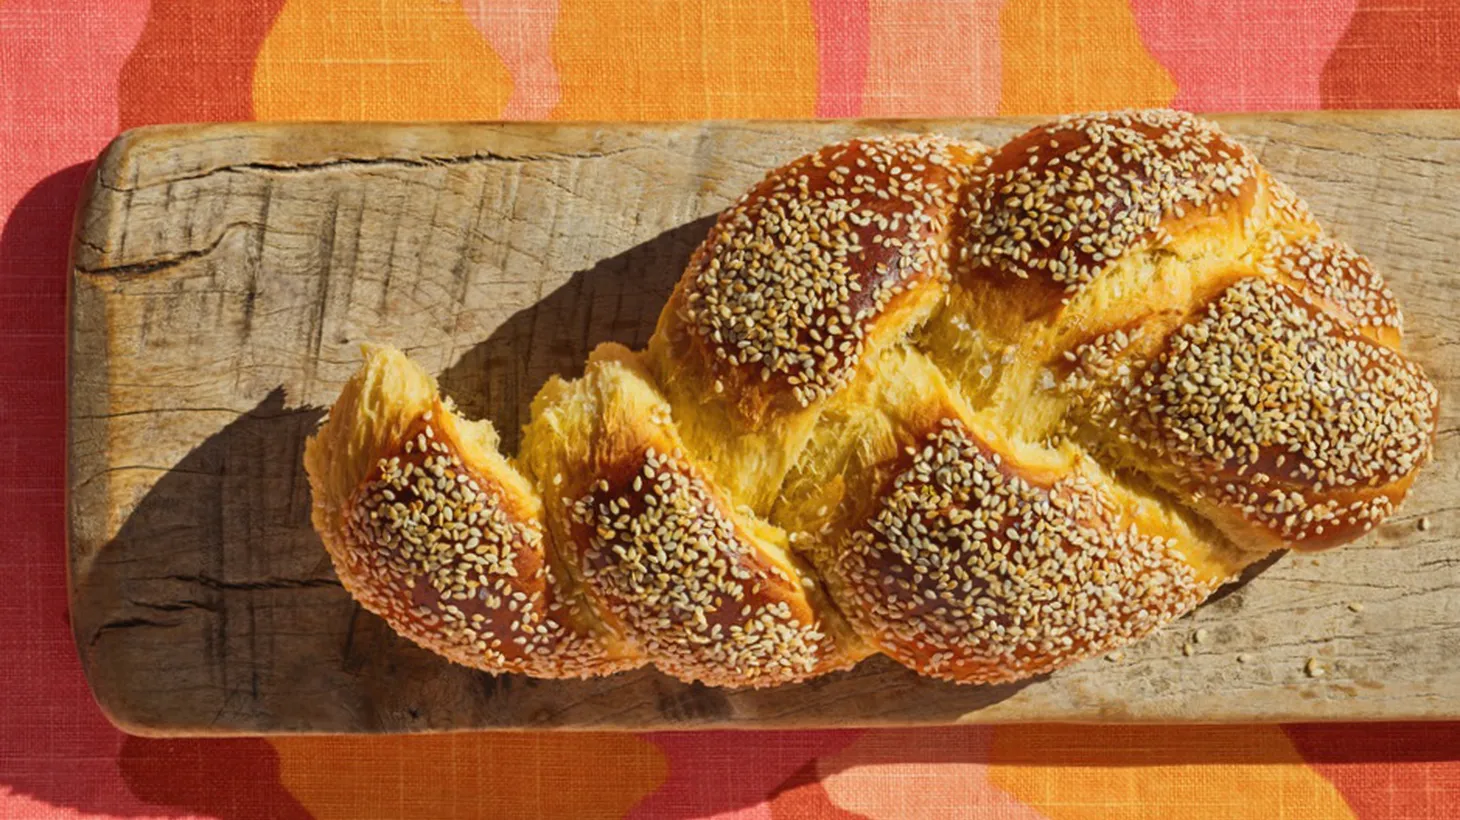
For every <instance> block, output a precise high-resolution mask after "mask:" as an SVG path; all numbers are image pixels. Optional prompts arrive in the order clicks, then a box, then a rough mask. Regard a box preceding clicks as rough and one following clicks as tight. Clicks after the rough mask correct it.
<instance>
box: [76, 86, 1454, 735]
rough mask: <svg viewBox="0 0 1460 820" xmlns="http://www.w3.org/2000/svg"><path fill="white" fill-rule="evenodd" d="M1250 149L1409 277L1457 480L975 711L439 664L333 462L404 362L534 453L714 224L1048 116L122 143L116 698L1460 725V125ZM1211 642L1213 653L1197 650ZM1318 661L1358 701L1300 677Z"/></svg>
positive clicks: (709, 719) (97, 429) (707, 719)
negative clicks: (553, 406)
mask: <svg viewBox="0 0 1460 820" xmlns="http://www.w3.org/2000/svg"><path fill="white" fill-rule="evenodd" d="M1224 123H1225V125H1226V126H1227V127H1228V128H1229V129H1230V130H1231V131H1232V132H1234V133H1235V134H1237V135H1238V136H1239V137H1240V138H1241V139H1243V140H1244V141H1245V142H1246V143H1247V144H1248V145H1250V146H1252V147H1253V148H1254V149H1256V150H1257V152H1258V153H1259V154H1260V155H1261V157H1262V159H1263V161H1264V162H1265V163H1266V164H1267V166H1268V167H1269V168H1271V169H1272V170H1274V171H1275V172H1276V173H1277V174H1278V175H1279V176H1281V177H1282V178H1284V179H1286V180H1288V181H1289V182H1290V183H1292V184H1293V185H1294V187H1296V188H1297V189H1298V191H1299V192H1300V193H1302V194H1304V195H1305V196H1306V197H1307V198H1308V199H1309V201H1310V203H1311V204H1312V205H1313V207H1314V210H1315V211H1316V212H1317V213H1318V214H1319V216H1320V217H1321V218H1322V219H1324V220H1325V221H1326V222H1327V224H1329V225H1330V226H1331V227H1332V228H1334V229H1335V231H1336V232H1337V233H1339V234H1340V235H1341V236H1343V237H1344V238H1346V239H1348V240H1349V241H1351V242H1352V243H1353V244H1355V245H1356V246H1357V247H1359V248H1360V249H1361V250H1363V251H1364V252H1365V253H1367V254H1369V255H1370V256H1371V257H1372V258H1373V259H1374V261H1375V262H1376V263H1377V264H1378V265H1379V266H1380V268H1381V269H1382V270H1383V271H1385V273H1386V274H1387V275H1388V276H1389V278H1390V281H1391V282H1392V283H1393V286H1394V289H1395V290H1396V292H1397V293H1398V295H1399V297H1400V299H1401V301H1402V303H1403V305H1404V307H1405V310H1406V313H1407V327H1408V342H1407V344H1408V347H1409V348H1410V349H1411V350H1412V351H1413V354H1414V355H1415V356H1416V357H1417V358H1418V359H1419V360H1420V361H1421V362H1423V363H1424V364H1425V366H1426V367H1427V368H1428V369H1429V371H1430V373H1431V374H1432V375H1433V376H1434V377H1435V379H1436V380H1437V381H1438V382H1439V383H1440V385H1441V390H1442V393H1443V397H1444V398H1443V401H1444V402H1445V404H1444V420H1443V423H1442V432H1441V434H1440V437H1439V441H1438V458H1437V463H1436V464H1434V465H1433V466H1431V467H1430V468H1429V469H1428V470H1426V472H1425V473H1424V474H1423V475H1422V476H1421V479H1420V481H1419V483H1418V485H1417V488H1416V490H1415V492H1414V493H1413V496H1412V498H1411V500H1410V501H1409V503H1408V504H1407V505H1406V507H1405V509H1404V511H1403V512H1402V514H1401V515H1399V516H1397V517H1396V518H1395V519H1394V520H1392V521H1391V522H1389V523H1388V524H1386V525H1385V526H1384V527H1383V528H1382V529H1381V530H1380V531H1379V532H1378V533H1376V534H1375V535H1373V536H1371V537H1370V538H1368V539H1366V540H1365V541H1364V542H1363V543H1362V544H1361V545H1357V546H1354V547H1350V548H1347V549H1344V550H1340V551H1338V552H1335V553H1331V554H1326V555H1322V556H1320V557H1317V558H1312V557H1294V556H1288V557H1284V558H1282V559H1280V560H1277V561H1276V562H1275V563H1273V564H1272V565H1271V566H1268V567H1266V568H1265V571H1263V572H1261V573H1260V577H1257V578H1256V579H1255V580H1252V581H1251V582H1250V583H1247V584H1245V585H1243V586H1241V587H1240V588H1239V589H1236V590H1235V591H1233V592H1231V593H1230V594H1226V595H1224V596H1222V597H1220V598H1219V599H1218V600H1216V601H1214V602H1211V603H1209V604H1208V605H1207V606H1205V607H1203V608H1202V609H1200V610H1199V611H1198V612H1197V613H1196V614H1195V615H1193V616H1192V617H1191V618H1189V619H1186V620H1184V621H1182V622H1181V623H1180V624H1178V625H1176V626H1174V627H1173V628H1170V629H1167V630H1165V631H1164V632H1163V633H1161V634H1160V635H1158V636H1156V637H1155V638H1153V639H1152V640H1149V641H1147V642H1145V643H1143V644H1141V645H1139V646H1137V647H1135V648H1133V649H1130V650H1128V651H1127V652H1126V653H1125V658H1124V659H1123V660H1121V661H1118V662H1105V661H1093V662H1090V663H1086V664H1084V665H1081V666H1078V667H1076V668H1073V669H1069V670H1066V671H1064V672H1061V673H1059V674H1056V675H1054V676H1053V677H1051V678H1049V679H1047V680H1040V681H1036V682H1034V683H1031V684H1029V685H1026V686H1009V687H994V688H976V687H957V686H951V685H946V684H940V683H936V682H932V681H928V680H923V679H919V678H917V677H915V676H913V675H912V674H910V673H908V672H905V671H903V670H901V669H900V668H897V667H895V666H894V665H893V664H891V663H888V662H882V661H869V662H867V663H864V664H863V665H861V666H860V667H859V668H857V669H856V670H854V671H852V672H850V673H846V674H841V675H835V676H830V677H827V678H823V679H821V680H818V681H815V682H813V683H810V684H806V685H802V686H794V687H787V688H782V689H779V690H773V691H768V692H723V691H714V690H707V689H704V688H702V687H692V686H686V685H683V684H680V683H677V682H674V681H672V680H669V679H668V678H665V677H663V676H660V675H658V674H656V673H653V672H638V673H631V674H625V675H619V676H616V677H613V678H609V679H606V680H598V681H589V682H566V683H563V682H541V681H530V680H525V679H520V678H510V677H504V678H493V677H491V676H488V675H484V674H479V673H476V672H472V671H469V670H466V669H464V668H460V667H455V666H452V665H450V664H447V663H446V662H444V661H441V660H439V659H437V658H435V657H434V656H432V655H430V654H428V653H426V652H424V651H422V650H419V649H416V648H415V647H413V646H412V645H410V644H409V643H407V642H405V641H404V640H402V639H400V638H397V637H395V636H394V635H393V634H392V633H391V632H390V630H389V629H387V628H386V627H385V626H384V625H383V623H382V622H381V621H379V620H378V619H376V618H375V617H373V616H370V615H368V614H364V613H362V612H361V611H360V610H359V609H358V608H357V607H356V606H355V605H354V604H353V603H352V602H351V601H350V599H349V597H348V596H347V595H346V594H345V593H344V591H343V590H342V589H341V588H340V587H339V585H338V584H337V582H335V580H334V577H333V574H332V572H331V570H330V567H329V563H328V561H327V559H326V557H325V554H324V551H323V549H322V548H321V547H320V545H319V542H318V539H317V538H316V537H315V535H314V534H313V532H312V531H311V530H310V529H309V524H308V509H309V498H308V491H307V487H306V483H305V481H304V479H303V475H302V471H301V468H300V464H299V458H300V448H301V445H302V443H303V440H304V438H305V437H306V436H307V435H308V434H309V433H310V432H311V430H312V429H313V427H314V426H315V424H316V423H317V421H318V420H319V418H320V417H321V415H322V413H323V408H325V407H326V406H328V404H329V403H330V402H331V401H332V400H333V398H334V396H335V393H336V391H337V390H338V388H339V386H340V384H341V382H342V381H343V380H344V379H345V378H346V377H347V376H348V374H349V373H350V371H351V370H352V369H353V368H354V366H355V364H356V361H357V354H356V345H357V344H358V343H359V342H360V341H361V340H364V339H375V340H380V341H386V342H391V343H393V344H396V345H399V346H401V347H403V348H405V349H407V350H408V351H409V352H410V353H411V354H412V355H413V356H414V357H416V358H417V359H418V360H419V361H421V362H422V363H423V364H424V365H425V366H427V367H428V368H432V369H434V370H435V371H436V372H438V373H440V374H441V380H442V383H443V385H444V387H445V388H446V389H447V391H448V392H449V393H451V394H452V395H454V396H455V397H456V398H457V400H458V401H459V402H460V404H462V405H463V407H464V408H465V409H466V410H467V411H468V412H470V413H472V414H475V415H484V416H486V417H489V418H491V419H492V420H493V421H494V422H496V424H497V426H498V428H499V429H500V430H502V431H503V433H504V438H505V439H506V444H507V447H508V449H509V450H510V449H513V448H515V445H516V437H517V433H518V428H519V427H520V426H521V424H522V423H523V422H524V421H525V420H526V409H527V403H528V401H529V400H530V398H531V397H532V395H533V394H534V393H535V392H536V390H537V388H538V387H539V386H540V385H541V384H542V383H543V381H544V380H545V379H546V378H547V377H548V375H550V374H552V373H566V374H571V373H576V372H580V371H581V365H582V362H583V360H584V358H585V356H586V354H587V352H588V350H589V349H590V348H591V347H592V346H593V345H595V344H597V343H598V342H601V341H605V340H616V341H621V342H624V343H626V344H630V345H640V344H642V343H643V342H644V341H645V340H646V338H647V336H648V334H649V332H650V331H651V329H652V327H653V323H654V319H655V317H656V316H657V315H658V312H659V309H660V306H661V305H662V303H663V301H664V299H665V297H666V295H667V294H668V292H669V289H670V287H671V285H672V284H673V282H674V281H675V279H676V278H677V277H678V276H679V273H680V270H681V268H682V267H683V265H684V262H685V260H686V259H687V257H688V256H689V253H690V251H691V250H692V248H693V247H694V246H695V244H697V243H698V242H699V241H700V239H701V238H702V237H703V236H704V234H705V232H706V230H707V229H708V227H709V224H710V220H711V219H712V217H713V215H714V213H715V212H716V211H717V210H718V209H720V208H722V207H724V206H725V205H726V204H727V203H728V202H730V201H731V200H732V199H733V198H734V197H736V196H738V195H739V194H740V192H741V191H742V190H744V189H745V188H746V187H747V186H748V185H749V184H750V183H752V182H753V181H754V180H755V179H757V178H758V177H759V175H760V174H761V173H762V172H763V171H764V170H765V169H766V168H769V167H771V166H774V165H777V164H779V163H780V162H783V161H785V160H786V159H789V158H791V157H793V156H795V155H797V154H799V153H801V152H803V151H806V150H808V149H810V148H812V147H814V146H816V145H819V144H821V143H824V142H828V141H831V140H834V139H839V138H843V137H846V136H850V135H854V134H866V133H874V132H883V131H901V130H934V131H942V132H945V133H948V134H952V135H956V136H959V137H964V138H974V139H982V140H985V141H987V142H991V143H993V142H997V141H1000V140H1002V139H1004V138H1006V137H1008V136H1009V135H1011V134H1013V133H1014V132H1016V131H1017V130H1019V129H1020V128H1022V127H1023V124H1022V123H1018V122H1013V121H999V120H987V121H978V120H973V121H957V122H947V121H939V122H896V123H891V122H826V123H710V124H685V125H643V126H595V125H567V126H558V125H421V126H320V125H312V126H305V125H300V126H269V125H219V126H201V127H195V126H188V127H184V126H178V127H162V128H152V129H145V130H142V131H137V132H131V133H129V134H126V135H124V136H123V137H121V138H120V139H119V140H118V141H117V142H116V143H115V144H114V145H113V146H112V147H111V148H109V149H108V150H107V152H106V153H105V154H104V155H103V156H102V157H101V160H100V162H99V164H98V166H97V168H96V171H95V176H94V179H93V184H92V187H91V188H90V192H89V194H88V196H87V198H86V200H85V201H84V203H83V206H82V208H81V210H80V213H79V214H78V218H77V219H78V221H77V234H76V243H75V247H74V256H73V261H74V280H73V305H72V323H73V324H72V340H71V405H70V414H71V418H70V429H71V442H70V471H71V472H70V489H71V497H70V505H71V508H70V519H71V542H70V561H71V583H72V616H73V619H74V625H75V631H76V637H77V642H78V645H79V647H80V650H81V655H82V658H83V660H84V662H85V665H86V669H87V674H88V676H89V678H90V681H91V684H92V687H93V689H94V690H95V692H96V694H97V697H98V699H99V701H100V702H101V704H102V705H103V707H104V708H105V709H106V710H107V712H108V714H110V715H111V716H112V718H113V719H114V720H116V721H117V722H118V723H120V724H121V725H123V726H124V727H126V728H128V729H129V730H132V731H137V732H146V733H155V734H182V733H241V732H288V731H334V732H362V731H366V732H369V731H407V730H445V729H466V728H474V727H524V726H567V727H628V728H648V727H660V728H664V727H697V726H719V725H732V726H807V725H817V726H846V725H865V724H877V723H913V722H951V721H960V720H968V721H1010V720H1120V721H1166V720H1175V721H1251V720H1258V721H1267V720H1324V719H1370V718H1373V719H1378V718H1460V651H1457V649H1460V550H1457V547H1460V540H1457V537H1456V534H1457V533H1460V503H1457V501H1456V500H1455V499H1456V498H1457V497H1460V435H1457V432H1460V413H1457V411H1456V407H1455V404H1456V403H1455V401H1454V398H1455V395H1456V383H1457V379H1460V284H1457V282H1456V280H1455V279H1454V278H1453V276H1452V275H1451V265H1452V262H1451V260H1452V259H1453V258H1454V257H1455V254H1456V251H1457V249H1460V204H1457V202H1460V201H1457V199H1456V197H1455V195H1454V192H1455V191H1457V190H1460V115H1456V114H1450V113H1410V114H1365V113H1355V114H1342V115H1340V114H1323V115H1319V114H1314V115H1300V116H1264V117H1230V118H1225V119H1224ZM1421 517H1424V518H1427V519H1428V521H1429V522H1430V523H1431V524H1432V526H1431V527H1430V528H1429V529H1427V530H1424V531H1422V530H1421V529H1420V528H1419V527H1418V526H1417V522H1418V521H1419V520H1420V519H1421ZM1351 604H1353V605H1356V606H1353V607H1351V606H1350V605H1351ZM1359 607H1361V608H1362V609H1361V611H1354V610H1355V609H1358V608H1359ZM1198 627H1204V628H1206V629H1207V630H1208V633H1209V635H1210V637H1209V639H1208V640H1207V641H1205V642H1203V643H1202V644H1200V645H1199V646H1197V647H1196V649H1197V651H1196V653H1195V654H1194V655H1193V656H1192V657H1185V656H1184V655H1183V653H1182V652H1181V647H1182V645H1183V644H1184V643H1185V642H1186V641H1187V640H1188V638H1189V635H1190V634H1191V633H1192V632H1193V631H1194V630H1195V629H1196V628H1198ZM1239 653H1248V654H1250V655H1251V656H1252V657H1251V659H1250V661H1249V662H1248V663H1242V664H1239V663H1237V662H1236V657H1237V655H1238V654H1239ZM1310 657H1319V658H1322V659H1324V661H1325V663H1326V664H1327V665H1328V667H1329V670H1330V671H1329V672H1328V674H1327V675H1326V676H1324V677H1322V678H1318V679H1310V678H1308V677H1306V676H1305V675H1304V673H1303V666H1304V664H1305V662H1306V661H1307V660H1308V658H1310Z"/></svg>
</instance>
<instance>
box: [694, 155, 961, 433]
mask: <svg viewBox="0 0 1460 820" xmlns="http://www.w3.org/2000/svg"><path fill="white" fill-rule="evenodd" d="M970 157H971V154H970V153H969V150H968V149H967V148H965V147H962V146H958V145H957V144H955V143H953V142H951V141H949V140H947V139H945V138H942V137H936V136H920V137H897V138H872V139H860V140H851V141H849V142H844V143H838V144H835V145H831V146H827V147H826V148H823V149H821V150H820V151H818V152H816V153H814V154H811V155H809V156H806V157H802V158H801V159H798V160H796V161H794V162H792V163H790V164H789V165H787V166H784V167H783V168H780V169H777V170H776V171H773V172H772V173H771V175H770V176H769V177H767V179H766V180H765V182H763V183H761V185H759V186H757V187H756V188H755V189H753V190H752V191H750V192H749V193H747V194H746V195H745V196H744V197H742V198H741V200H740V202H739V203H737V204H736V205H735V206H734V207H733V208H731V209H730V210H728V211H726V212H725V213H724V214H723V215H722V216H721V218H720V220H719V222H718V223H717V224H716V226H715V228H714V230H713V231H712V232H711V234H710V237H709V239H707V240H706V242H705V245H704V246H703V247H702V248H701V250H700V252H699V253H697V254H696V255H695V258H694V260H693V261H692V262H691V268H690V271H689V272H688V273H687V275H686V277H687V282H688V291H687V294H686V297H685V300H684V304H683V307H682V310H681V318H682V319H683V320H684V321H685V323H686V324H687V325H689V326H691V327H693V328H694V329H695V331H696V332H697V334H698V335H699V337H700V338H701V339H702V340H703V341H704V342H705V344H706V345H707V347H708V348H709V349H711V350H712V351H713V353H712V355H713V357H714V360H715V361H714V366H715V367H716V370H717V374H718V375H717V376H716V378H715V381H714V389H715V392H717V393H719V392H721V391H723V390H725V389H727V385H726V384H725V382H726V381H728V380H730V379H732V378H737V377H738V379H739V380H740V381H741V382H743V383H745V384H747V385H749V386H751V387H754V386H755V385H757V384H764V383H772V384H771V385H770V386H768V387H767V388H766V389H768V390H771V391H773V392H774V393H780V392H786V393H789V394H790V395H791V396H792V397H793V398H794V399H795V406H801V407H804V406H807V405H810V404H812V403H814V402H816V401H818V400H820V399H822V398H825V397H826V396H827V395H830V394H831V393H832V392H834V391H835V390H837V389H838V388H840V387H841V386H843V385H844V384H845V383H846V381H847V379H848V378H849V377H850V375H851V373H852V371H853V370H855V368H856V365H857V363H858V361H860V359H861V357H862V355H863V351H864V347H865V345H866V343H867V335H868V331H869V330H870V328H871V327H872V325H874V324H875V323H876V320H877V318H878V317H879V316H881V315H882V314H883V313H884V312H886V310H887V309H888V308H889V306H891V305H892V304H893V302H894V301H895V300H896V299H897V298H898V296H899V295H900V294H903V293H905V292H907V291H908V290H909V289H910V288H913V287H914V286H915V285H916V284H917V283H920V282H924V281H927V280H942V279H946V276H947V261H946V247H947V244H948V243H947V242H946V241H944V240H945V237H946V233H947V228H948V220H949V217H950V216H951V214H952V212H953V207H954V204H953V203H954V197H955V195H956V194H957V191H958V182H959V178H958V175H959V173H960V166H961V165H968V164H969V163H970V161H971V160H970V159H969V158H970ZM854 168H855V170H853V169H854ZM737 374H738V375H737Z"/></svg>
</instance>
